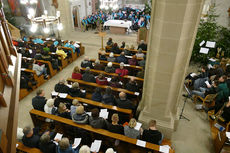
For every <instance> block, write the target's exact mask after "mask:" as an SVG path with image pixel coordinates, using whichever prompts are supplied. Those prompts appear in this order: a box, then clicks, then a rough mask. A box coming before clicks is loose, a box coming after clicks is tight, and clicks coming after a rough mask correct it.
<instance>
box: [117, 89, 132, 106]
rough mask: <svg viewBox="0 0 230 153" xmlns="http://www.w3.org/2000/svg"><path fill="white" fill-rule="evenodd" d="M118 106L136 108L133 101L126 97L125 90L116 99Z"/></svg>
mask: <svg viewBox="0 0 230 153" xmlns="http://www.w3.org/2000/svg"><path fill="white" fill-rule="evenodd" d="M116 104H117V107H120V108H125V109H134V106H133V103H132V102H131V101H130V100H128V99H127V98H126V94H125V93H124V92H120V94H119V99H117V100H116Z"/></svg>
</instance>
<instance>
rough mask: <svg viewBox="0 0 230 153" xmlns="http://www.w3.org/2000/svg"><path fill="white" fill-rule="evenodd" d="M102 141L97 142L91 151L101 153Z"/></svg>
mask: <svg viewBox="0 0 230 153" xmlns="http://www.w3.org/2000/svg"><path fill="white" fill-rule="evenodd" d="M101 142H102V141H101V140H95V141H94V142H93V143H92V144H91V147H90V151H92V152H99V150H100V147H101Z"/></svg>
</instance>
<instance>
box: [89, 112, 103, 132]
mask: <svg viewBox="0 0 230 153" xmlns="http://www.w3.org/2000/svg"><path fill="white" fill-rule="evenodd" d="M91 112H92V116H90V117H89V125H91V126H92V127H93V128H98V129H103V128H105V127H106V123H105V119H104V118H102V117H99V110H98V108H94V109H92V111H91Z"/></svg>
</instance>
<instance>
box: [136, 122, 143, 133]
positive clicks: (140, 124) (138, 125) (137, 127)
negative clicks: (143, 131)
mask: <svg viewBox="0 0 230 153" xmlns="http://www.w3.org/2000/svg"><path fill="white" fill-rule="evenodd" d="M141 126H142V123H140V122H137V125H136V126H135V127H134V129H136V130H138V131H139V130H140V128H141Z"/></svg>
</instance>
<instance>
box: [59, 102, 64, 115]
mask: <svg viewBox="0 0 230 153" xmlns="http://www.w3.org/2000/svg"><path fill="white" fill-rule="evenodd" d="M65 111H66V105H65V104H64V103H60V104H59V106H58V112H59V113H64V112H65Z"/></svg>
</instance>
